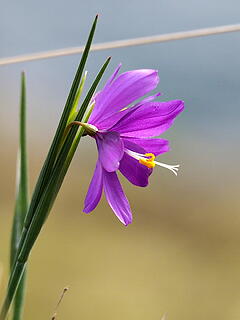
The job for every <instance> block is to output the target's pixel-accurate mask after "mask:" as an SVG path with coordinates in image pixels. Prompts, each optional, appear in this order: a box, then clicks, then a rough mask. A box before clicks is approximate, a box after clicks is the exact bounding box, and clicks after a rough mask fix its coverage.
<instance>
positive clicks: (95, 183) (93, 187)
mask: <svg viewBox="0 0 240 320" xmlns="http://www.w3.org/2000/svg"><path fill="white" fill-rule="evenodd" d="M102 171H103V169H102V166H101V163H100V161H99V160H98V161H97V163H96V168H95V171H94V174H93V177H92V180H91V182H90V185H89V188H88V192H87V195H86V198H85V201H84V209H83V212H85V213H89V212H91V211H92V210H94V209H95V208H96V206H97V205H98V202H99V201H100V199H101V196H102V189H103V174H102Z"/></svg>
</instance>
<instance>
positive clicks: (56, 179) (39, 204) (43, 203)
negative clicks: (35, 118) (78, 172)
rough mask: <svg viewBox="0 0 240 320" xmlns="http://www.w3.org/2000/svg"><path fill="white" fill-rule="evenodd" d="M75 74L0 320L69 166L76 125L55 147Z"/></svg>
mask: <svg viewBox="0 0 240 320" xmlns="http://www.w3.org/2000/svg"><path fill="white" fill-rule="evenodd" d="M96 19H97V18H96ZM96 19H95V22H94V25H93V28H92V30H91V32H90V36H89V39H91V40H92V37H93V32H94V30H95V26H96V21H97V20H96ZM89 41H90V40H89ZM89 41H88V42H87V46H86V47H88V46H89V48H90V43H91V41H90V42H89ZM89 48H88V51H89ZM88 51H87V53H88ZM87 53H86V50H85V51H84V54H83V55H85V58H84V59H83V60H86V57H87V56H86V54H87ZM109 61H110V58H108V59H107V61H106V62H105V64H104V65H103V67H102V68H101V70H100V72H99V73H98V75H97V77H96V79H95V81H94V82H93V84H92V86H91V88H90V90H89V91H88V93H87V96H86V98H85V99H84V101H83V103H82V105H81V108H80V110H79V112H78V114H77V117H76V120H77V121H81V120H82V118H83V116H84V114H85V112H86V110H87V107H88V105H89V103H90V101H91V99H92V97H93V94H94V92H95V90H96V87H97V85H98V83H99V81H100V80H101V77H102V75H103V73H104V71H105V69H106V67H107V65H108V63H109ZM85 62H86V61H85ZM85 62H84V65H85ZM80 65H81V62H80ZM81 74H82V71H81ZM77 75H78V76H76V77H77V79H78V80H77V81H75V80H76V77H75V80H74V82H73V86H72V88H71V90H70V94H69V96H71V97H72V98H71V99H70V98H69V99H70V100H69V99H68V100H67V103H66V106H65V108H64V111H63V115H62V117H61V120H60V124H59V126H58V129H57V132H56V135H55V138H54V140H53V143H52V145H51V147H50V151H49V153H48V156H47V159H46V161H45V163H44V166H43V169H42V171H41V173H40V177H39V179H38V182H37V186H36V188H35V191H34V194H33V197H32V201H31V204H30V209H29V211H28V214H27V219H26V221H25V224H24V228H23V232H22V235H21V239H20V242H19V249H18V253H17V259H16V260H15V262H14V266H13V269H12V272H11V275H10V279H9V283H8V289H7V295H6V297H5V300H4V303H3V307H2V310H1V313H0V320H4V319H5V318H6V315H7V313H8V310H9V307H10V305H11V302H12V299H13V297H14V294H15V292H16V288H17V287H18V285H19V283H20V280H21V278H22V275H23V273H24V270H25V266H26V261H27V259H28V256H29V253H30V251H31V249H32V247H33V245H34V243H35V241H36V239H37V237H38V235H39V233H40V231H41V228H42V226H43V224H44V221H45V219H46V217H47V216H48V214H49V211H50V209H51V207H52V205H53V203H54V200H55V198H56V196H57V193H58V191H59V189H60V187H61V185H62V182H63V179H64V177H65V175H66V172H67V169H68V167H69V165H70V162H71V158H72V156H73V154H74V152H73V153H72V156H71V157H69V152H70V151H71V148H72V144H73V142H74V139H75V137H76V134H77V131H78V127H76V126H73V127H72V128H71V129H70V131H69V134H68V135H67V137H66V139H65V141H64V144H63V146H62V148H61V149H60V150H59V146H61V142H62V138H63V135H64V132H65V128H66V124H67V121H68V118H69V114H70V112H71V110H72V107H73V103H74V101H75V97H76V94H77V90H78V88H79V83H80V79H81V77H79V69H78V71H77ZM76 83H77V85H76ZM73 87H74V89H73ZM68 101H69V102H68ZM66 110H67V111H66ZM63 119H64V120H63ZM79 140H80V139H79ZM78 142H79V141H78Z"/></svg>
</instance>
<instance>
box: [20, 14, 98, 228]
mask: <svg viewBox="0 0 240 320" xmlns="http://www.w3.org/2000/svg"><path fill="white" fill-rule="evenodd" d="M97 19H98V16H96V18H95V20H94V22H93V25H92V28H91V31H90V34H89V37H88V40H87V43H86V46H85V49H84V52H83V55H82V58H81V61H80V63H79V66H78V69H77V72H76V75H75V78H74V80H73V83H72V87H71V89H70V92H69V95H68V98H67V101H66V104H65V107H64V110H63V113H62V116H61V119H60V122H59V125H58V128H57V131H56V133H55V136H54V139H53V142H52V144H51V147H50V150H49V152H48V155H47V158H46V160H45V163H44V165H43V168H42V170H41V173H40V175H39V178H38V181H37V184H36V187H35V190H34V193H33V196H32V200H31V203H30V208H29V210H28V213H27V217H26V221H25V226H26V228H27V227H28V226H29V225H30V223H31V220H32V218H33V214H34V211H35V208H36V206H37V204H38V202H39V199H40V197H41V195H42V193H43V191H44V189H45V187H46V185H47V182H48V180H49V176H50V175H51V171H52V169H53V165H54V163H55V161H56V157H57V154H58V151H59V147H60V145H61V142H62V138H63V135H64V131H65V128H66V125H67V122H68V119H69V115H70V113H71V110H72V108H73V105H74V102H75V101H76V94H77V91H78V88H79V84H80V81H81V78H82V74H83V70H84V67H85V64H86V61H87V57H88V54H89V50H90V46H91V43H92V39H93V36H94V32H95V29H96V24H97Z"/></svg>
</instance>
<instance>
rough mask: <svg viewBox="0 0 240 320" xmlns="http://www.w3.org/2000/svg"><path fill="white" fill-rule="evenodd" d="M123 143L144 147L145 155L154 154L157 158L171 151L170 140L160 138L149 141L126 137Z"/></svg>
mask: <svg viewBox="0 0 240 320" xmlns="http://www.w3.org/2000/svg"><path fill="white" fill-rule="evenodd" d="M123 141H124V144H125V143H126V142H125V141H129V142H133V143H135V144H137V145H138V146H140V147H142V148H143V149H144V153H153V154H154V155H155V156H158V155H160V154H162V153H164V152H168V151H169V150H170V148H169V142H168V140H165V139H160V138H151V139H147V138H131V137H124V138H123Z"/></svg>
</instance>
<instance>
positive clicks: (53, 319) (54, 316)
mask: <svg viewBox="0 0 240 320" xmlns="http://www.w3.org/2000/svg"><path fill="white" fill-rule="evenodd" d="M68 289H69V288H68V287H66V288H64V289H63V292H62V294H61V296H60V298H59V300H58V303H57V305H56V308H55V312H54V314H53V315H52V318H51V320H55V319H56V317H57V310H58V307H59V305H60V304H61V302H62V299H63V298H64V295H65V293H66V292H67V291H68Z"/></svg>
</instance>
